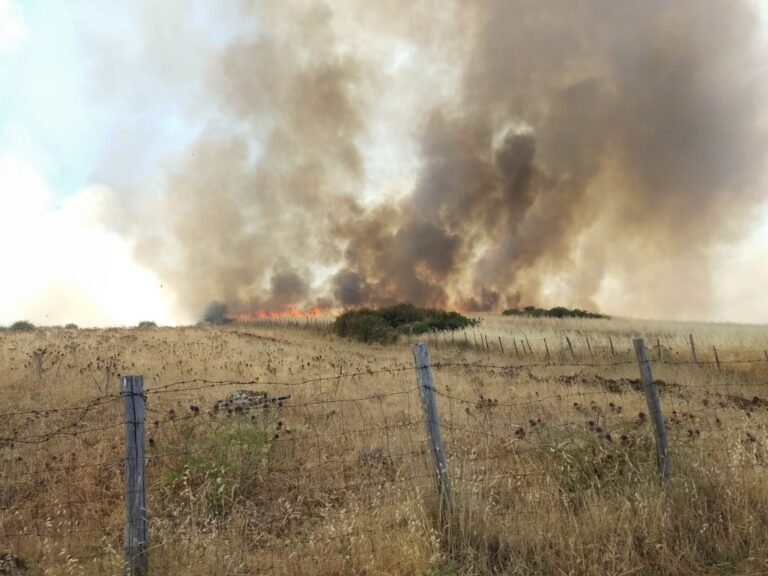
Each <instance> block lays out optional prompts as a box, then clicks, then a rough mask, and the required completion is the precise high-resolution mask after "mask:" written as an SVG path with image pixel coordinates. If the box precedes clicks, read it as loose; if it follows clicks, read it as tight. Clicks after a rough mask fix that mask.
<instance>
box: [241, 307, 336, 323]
mask: <svg viewBox="0 0 768 576" xmlns="http://www.w3.org/2000/svg"><path fill="white" fill-rule="evenodd" d="M333 315H334V313H333V311H332V310H330V309H325V308H320V307H319V306H312V307H311V308H299V307H297V306H295V305H293V304H288V305H287V306H286V307H285V308H282V309H278V310H250V311H247V312H240V313H239V314H236V315H235V319H237V320H270V319H271V320H277V319H279V318H319V317H321V316H333Z"/></svg>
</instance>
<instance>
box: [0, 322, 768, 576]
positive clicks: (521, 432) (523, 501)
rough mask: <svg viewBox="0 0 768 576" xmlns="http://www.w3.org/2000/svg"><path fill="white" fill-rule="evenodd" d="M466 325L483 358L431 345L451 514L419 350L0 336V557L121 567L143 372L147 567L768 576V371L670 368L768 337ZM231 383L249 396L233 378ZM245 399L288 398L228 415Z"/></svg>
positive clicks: (188, 334) (269, 328) (182, 331)
mask: <svg viewBox="0 0 768 576" xmlns="http://www.w3.org/2000/svg"><path fill="white" fill-rule="evenodd" d="M476 331H477V332H478V334H482V335H484V336H488V340H489V349H485V347H483V348H482V349H477V348H475V347H474V341H473V335H472V334H471V333H470V334H469V335H468V337H467V339H468V340H470V345H469V346H467V345H465V344H464V343H463V340H464V336H463V334H456V335H455V336H454V342H453V343H451V342H450V336H449V337H448V338H447V339H446V338H445V337H444V336H440V337H439V338H435V337H432V346H431V350H430V354H431V358H432V362H433V364H435V368H434V378H435V386H436V392H437V394H438V396H437V399H438V410H439V412H440V417H441V421H442V433H443V440H444V443H445V447H446V453H447V456H448V460H449V469H450V472H451V477H452V483H453V492H454V508H453V513H452V514H451V515H450V516H449V517H448V518H447V520H446V522H445V523H441V522H439V521H438V518H441V517H442V518H445V515H441V514H439V513H438V511H437V505H438V500H437V498H436V492H435V488H434V484H433V479H432V476H431V471H430V467H429V466H430V465H429V456H428V453H427V451H426V443H425V434H424V429H423V428H424V427H423V423H422V421H421V413H420V408H419V403H418V402H419V401H418V395H417V393H416V390H415V386H416V382H415V375H414V372H413V370H412V369H411V368H412V357H411V354H410V350H409V348H408V344H407V343H406V342H402V343H400V344H398V345H392V346H365V345H360V344H356V343H352V342H347V341H341V340H339V339H337V338H335V337H333V336H332V335H331V334H330V333H329V332H328V331H327V330H323V329H322V326H321V327H312V326H310V327H301V326H298V327H290V326H281V325H279V324H277V323H259V324H251V325H234V326H227V327H221V328H177V329H147V330H127V329H126V330H79V331H66V332H62V331H46V330H38V331H35V332H32V333H11V332H3V333H2V334H0V389H2V397H3V398H4V400H5V402H4V407H3V408H2V409H0V412H2V413H3V414H4V416H3V417H2V418H1V419H0V437H4V438H19V437H21V438H22V441H5V442H4V443H3V444H2V447H0V462H2V472H0V508H1V510H0V533H2V534H5V537H4V540H5V542H3V543H2V545H0V554H2V553H4V552H8V553H11V554H13V555H15V556H18V557H20V558H22V559H23V560H24V562H25V563H26V564H27V565H28V567H29V568H28V573H31V574H35V573H39V574H45V573H50V574H59V573H74V574H117V573H119V571H120V561H121V557H122V551H121V548H122V521H123V518H122V490H123V486H122V467H121V458H122V441H123V438H122V435H123V429H122V406H121V404H120V401H119V399H118V398H115V397H114V396H110V395H114V394H116V392H117V388H118V378H119V376H120V375H122V374H128V373H132V374H134V373H138V374H143V375H144V377H145V386H146V387H147V389H148V390H149V392H148V394H147V437H148V446H147V454H148V463H147V473H148V486H149V519H150V534H151V542H150V549H151V566H152V570H153V573H155V574H192V575H197V574H200V575H202V574H231V575H234V574H286V575H294V574H296V575H298V574H424V575H427V574H428V575H431V576H435V575H438V574H445V575H448V574H583V575H588V574H616V575H618V574H648V575H650V574H706V573H711V574H722V573H731V574H756V573H766V572H768V502H767V501H766V500H768V488H766V487H765V486H766V483H765V480H766V477H767V474H766V465H767V464H768V462H767V461H766V458H767V457H768V453H767V452H766V447H767V446H768V444H766V442H767V441H768V434H766V432H767V431H766V425H767V424H768V401H767V400H768V398H767V397H768V394H767V393H766V387H767V386H768V363H759V362H754V363H745V364H723V367H722V368H723V369H722V370H719V371H718V370H717V368H716V367H715V366H714V365H712V364H703V365H698V366H697V365H691V364H671V363H669V362H672V361H679V362H684V361H687V360H688V358H689V355H690V353H689V350H688V348H687V345H688V344H687V338H688V334H689V333H691V332H693V333H694V334H695V335H696V338H697V345H699V347H700V356H701V357H702V359H704V360H709V357H708V356H707V354H708V351H707V346H711V345H712V344H714V345H716V346H717V348H718V352H719V354H720V357H721V359H723V360H728V359H738V360H747V359H750V360H751V359H756V360H759V359H760V351H761V350H762V349H763V348H765V347H768V346H766V344H768V329H766V328H765V327H763V328H759V327H735V326H718V325H701V326H699V325H684V324H683V325H678V324H673V323H651V322H642V323H633V322H631V321H625V320H617V321H613V320H612V321H602V320H597V321H595V320H592V321H586V320H580V321H571V320H565V321H556V320H536V321H529V320H525V319H511V318H494V317H487V318H485V319H484V322H483V323H482V324H481V326H480V327H479V328H477V329H476ZM638 334H642V335H645V336H646V337H647V338H648V339H649V343H651V344H652V343H655V341H656V338H657V337H658V338H659V339H660V341H661V344H662V347H663V350H662V351H663V357H664V359H665V360H667V362H666V363H659V362H656V361H654V362H653V369H654V375H655V377H656V378H657V379H659V380H661V381H662V382H661V383H660V384H659V390H660V395H661V401H662V406H663V408H664V410H665V416H666V418H667V421H668V426H669V434H670V449H671V462H672V472H673V475H672V479H671V481H670V482H669V483H668V484H667V485H664V484H662V482H661V481H660V480H659V477H658V473H657V471H656V464H655V452H654V444H653V436H652V433H651V430H650V426H649V424H648V419H647V416H645V414H644V413H645V412H647V409H646V408H645V405H644V398H643V395H642V392H641V391H640V389H639V383H638V382H637V378H638V371H637V367H636V365H635V364H634V363H633V358H632V356H631V354H630V351H629V349H630V336H633V335H638ZM565 335H568V336H569V338H570V339H571V341H572V345H573V346H574V348H575V354H576V356H577V358H576V359H575V361H574V359H573V358H572V355H571V353H570V350H569V349H568V348H567V344H566V343H565ZM499 336H500V337H501V338H502V345H504V346H505V352H504V354H502V353H501V350H500V347H499V346H498V337H499ZM608 336H610V337H611V339H612V340H613V342H614V351H613V353H611V351H610V347H609V345H608ZM526 337H527V339H528V341H529V342H530V344H531V346H532V348H533V355H531V354H530V353H526V354H527V355H523V354H522V352H520V351H518V356H515V353H514V348H513V347H512V346H511V342H512V338H516V339H520V338H523V339H525V338H526ZM586 337H589V338H590V345H591V347H592V354H590V353H589V350H588V348H587V345H586V341H585V338H586ZM543 338H547V341H548V344H549V345H550V350H551V354H550V358H549V359H545V358H544V355H543V354H544V352H543V350H541V349H540V347H539V345H538V343H539V342H543ZM521 347H522V345H521ZM654 352H655V350H654V349H653V348H652V349H651V355H652V357H654ZM577 363H581V364H590V365H589V366H575V365H574V364H577ZM539 364H554V366H549V365H547V366H543V365H539ZM613 364H615V365H613ZM513 365H531V366H528V367H511V366H513ZM198 379H201V380H198ZM232 380H237V381H241V382H247V384H245V383H240V384H238V383H231V384H223V383H221V382H224V381H232ZM173 383H177V384H175V385H171V386H168V385H169V384H173ZM163 386H167V387H166V388H162V387H163ZM239 388H249V389H253V390H264V391H265V392H269V393H270V394H291V396H292V397H291V399H290V400H288V401H286V402H285V403H284V405H283V406H282V407H278V406H272V407H270V408H269V409H268V410H259V411H256V412H243V413H239V412H236V411H234V410H233V412H232V413H231V414H229V413H228V410H227V408H226V407H222V406H221V405H220V406H219V409H218V410H216V409H215V405H216V401H217V400H221V399H223V398H224V397H226V395H227V394H228V393H229V392H231V391H232V390H235V389H239ZM153 389H156V390H155V391H154V392H153ZM89 403H93V404H94V405H93V406H92V408H90V409H89V410H87V411H83V410H80V409H77V410H71V411H70V410H68V411H57V412H53V411H51V412H48V413H45V412H39V413H28V414H9V413H18V412H26V411H29V410H33V409H37V408H39V407H41V406H42V407H51V408H56V409H59V410H60V409H61V408H68V407H80V406H83V405H88V404H89ZM641 413H643V415H642V416H641ZM52 431H60V433H59V434H56V435H53V436H50V437H48V434H49V433H50V432H52ZM24 438H26V440H23V439H24Z"/></svg>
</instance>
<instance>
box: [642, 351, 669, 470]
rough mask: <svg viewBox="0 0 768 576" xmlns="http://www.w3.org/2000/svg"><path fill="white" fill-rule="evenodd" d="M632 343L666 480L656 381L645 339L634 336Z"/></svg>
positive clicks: (664, 431) (666, 455)
mask: <svg viewBox="0 0 768 576" xmlns="http://www.w3.org/2000/svg"><path fill="white" fill-rule="evenodd" d="M634 345H635V355H636V356H637V364H638V366H639V368H640V376H641V377H642V380H643V389H644V390H645V401H646V403H647V404H648V411H649V412H650V413H651V423H652V424H653V435H654V436H655V438H656V460H657V462H658V465H659V472H660V473H661V477H662V478H663V479H664V480H668V479H669V453H668V450H667V428H666V426H665V425H664V415H663V414H662V413H661V403H660V402H659V395H658V392H657V391H656V383H655V382H654V381H653V374H652V373H651V363H650V362H649V361H648V352H647V351H646V349H645V340H644V339H643V338H635V340H634Z"/></svg>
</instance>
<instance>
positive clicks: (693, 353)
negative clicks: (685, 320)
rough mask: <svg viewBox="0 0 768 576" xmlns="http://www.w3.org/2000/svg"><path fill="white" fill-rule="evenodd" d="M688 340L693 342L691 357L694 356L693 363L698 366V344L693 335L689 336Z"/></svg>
mask: <svg viewBox="0 0 768 576" xmlns="http://www.w3.org/2000/svg"><path fill="white" fill-rule="evenodd" d="M688 339H689V340H690V341H691V355H692V356H693V361H694V362H696V364H698V363H699V358H698V357H697V356H696V344H695V343H694V341H693V334H688Z"/></svg>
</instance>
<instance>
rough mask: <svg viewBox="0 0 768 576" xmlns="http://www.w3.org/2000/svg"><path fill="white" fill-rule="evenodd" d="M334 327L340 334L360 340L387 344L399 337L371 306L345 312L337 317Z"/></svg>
mask: <svg viewBox="0 0 768 576" xmlns="http://www.w3.org/2000/svg"><path fill="white" fill-rule="evenodd" d="M333 329H334V331H335V332H336V334H338V335H339V336H342V337H344V338H354V339H355V340H359V341H360V342H369V343H370V342H380V343H382V344H386V343H388V342H392V341H394V340H395V339H397V334H396V333H395V331H394V330H392V327H391V326H390V325H389V324H387V322H386V321H385V320H384V319H383V318H382V317H381V316H380V315H379V314H378V312H377V311H376V310H372V309H371V308H360V309H358V310H350V311H348V312H345V313H344V314H342V315H341V316H339V317H338V318H336V321H335V322H334V323H333Z"/></svg>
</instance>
